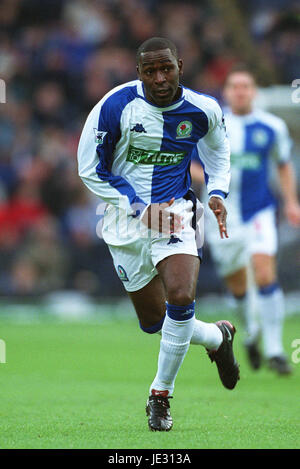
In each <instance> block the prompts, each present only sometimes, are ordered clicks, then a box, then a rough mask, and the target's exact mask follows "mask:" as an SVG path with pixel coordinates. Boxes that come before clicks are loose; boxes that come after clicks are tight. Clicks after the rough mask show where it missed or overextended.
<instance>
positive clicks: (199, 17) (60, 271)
mask: <svg viewBox="0 0 300 469" xmlns="http://www.w3.org/2000/svg"><path fill="white" fill-rule="evenodd" d="M218 3H219V2H218V1H217V0H216V1H209V0H201V1H186V2H182V1H180V2H178V1H174V0H173V1H159V0H98V1H97V0H43V2H41V1H40V0H7V1H6V0H2V1H0V78H1V79H2V80H4V81H5V83H6V104H3V103H1V104H0V295H20V296H24V295H31V294H43V293H45V292H48V291H52V290H56V289H68V288H76V289H79V290H83V291H87V292H89V293H92V294H94V293H95V294H97V292H99V282H100V283H101V278H102V280H103V282H104V277H105V276H107V273H108V271H109V272H110V271H112V268H111V266H110V264H108V265H109V267H107V264H106V260H105V261H104V260H103V259H104V257H105V256H104V254H103V242H102V241H101V240H99V239H98V237H97V235H96V224H97V215H96V206H97V203H98V201H97V200H96V199H95V198H94V197H93V196H91V195H90V194H89V193H88V192H87V191H86V190H85V188H84V187H83V185H82V183H81V181H80V179H79V178H78V176H77V165H76V151H77V144H78V139H79V135H80V132H81V128H82V126H83V123H84V121H85V118H86V116H87V114H88V112H89V111H90V109H91V108H92V107H93V106H94V104H95V103H96V102H97V101H98V100H99V99H100V98H101V97H102V96H103V95H104V94H105V93H106V92H107V91H108V90H110V89H111V88H112V87H114V86H116V85H118V84H120V83H123V82H126V81H129V80H132V79H135V77H136V73H135V51H136V49H137V47H138V46H139V45H140V43H141V42H143V41H144V40H145V39H147V38H148V37H151V36H167V37H169V38H170V39H172V40H174V41H175V42H176V44H177V45H178V47H179V51H180V56H181V57H182V58H183V59H184V84H186V85H187V86H190V87H192V88H194V89H197V90H202V91H204V92H206V93H209V94H213V95H214V96H216V97H218V98H220V99H221V92H220V90H221V87H222V83H223V81H224V77H225V76H226V73H227V71H228V70H229V68H230V67H231V66H232V65H233V64H234V63H235V62H237V61H240V60H241V59H243V60H245V56H244V51H243V50H239V47H238V45H237V44H238V38H236V37H234V34H235V33H234V31H232V27H231V26H230V24H227V23H226V22H224V21H223V18H222V14H221V11H220V10H219V9H218ZM233 3H235V2H233ZM236 3H237V4H239V8H242V9H241V10H240V9H239V10H238V12H237V13H238V15H239V16H238V20H239V19H241V20H242V21H243V22H245V24H246V26H247V28H248V29H247V31H248V33H249V34H250V37H251V40H252V41H253V44H254V47H259V49H260V51H261V54H262V55H261V57H262V58H263V57H265V59H266V63H269V64H271V66H272V73H273V77H275V78H276V82H278V83H289V82H290V81H291V80H292V79H294V78H296V68H295V67H296V64H297V59H298V62H299V54H300V43H299V34H298V31H299V23H300V20H299V14H300V11H299V9H298V10H297V6H296V3H295V2H288V1H286V0H285V1H284V2H283V1H279V0H277V1H270V2H269V1H259V0H253V1H251V2H244V3H245V4H244V5H240V4H241V3H242V2H236ZM266 84H267V83H266ZM103 256H104V257H103ZM105 259H106V258H105ZM99 279H100V280H99ZM112 285H114V283H112Z"/></svg>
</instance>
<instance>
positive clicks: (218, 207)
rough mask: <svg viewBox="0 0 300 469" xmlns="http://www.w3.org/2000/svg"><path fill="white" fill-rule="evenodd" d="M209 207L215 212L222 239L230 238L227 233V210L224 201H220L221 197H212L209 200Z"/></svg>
mask: <svg viewBox="0 0 300 469" xmlns="http://www.w3.org/2000/svg"><path fill="white" fill-rule="evenodd" d="M208 206H209V208H210V209H211V210H212V211H213V213H214V215H215V217H216V219H217V222H218V227H219V231H220V236H221V238H222V239H223V237H224V236H225V238H228V237H229V236H228V233H227V225H226V220H227V210H226V208H225V205H224V203H223V200H222V199H220V197H214V196H212V197H211V198H210V199H209V202H208Z"/></svg>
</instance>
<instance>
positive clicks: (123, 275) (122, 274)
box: [117, 265, 129, 282]
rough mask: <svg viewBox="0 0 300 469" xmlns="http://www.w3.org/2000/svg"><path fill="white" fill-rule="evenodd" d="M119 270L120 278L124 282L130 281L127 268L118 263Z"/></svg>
mask: <svg viewBox="0 0 300 469" xmlns="http://www.w3.org/2000/svg"><path fill="white" fill-rule="evenodd" d="M117 272H118V276H119V279H120V280H122V282H129V278H128V277H127V274H126V270H125V269H124V267H122V266H121V265H118V267H117Z"/></svg>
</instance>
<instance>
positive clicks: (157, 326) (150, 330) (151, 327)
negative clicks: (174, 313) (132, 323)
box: [139, 314, 165, 334]
mask: <svg viewBox="0 0 300 469" xmlns="http://www.w3.org/2000/svg"><path fill="white" fill-rule="evenodd" d="M164 320H165V314H164V315H163V317H161V318H160V319H156V320H153V321H150V322H149V321H147V322H144V321H141V320H140V321H139V322H140V328H141V330H142V331H143V332H146V333H147V334H156V333H157V332H159V331H160V330H161V328H162V326H163V323H164Z"/></svg>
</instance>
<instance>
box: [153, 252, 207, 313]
mask: <svg viewBox="0 0 300 469" xmlns="http://www.w3.org/2000/svg"><path fill="white" fill-rule="evenodd" d="M199 267H200V259H199V257H197V256H195V255H190V254H173V255H170V256H168V257H166V258H164V259H163V260H161V261H160V262H159V263H158V264H157V265H156V268H157V271H158V273H159V276H160V278H161V280H162V283H163V285H164V288H165V291H166V297H167V300H168V302H169V303H171V304H176V305H182V306H184V305H187V304H190V303H192V302H193V301H194V299H195V295H196V286H197V280H198V274H199Z"/></svg>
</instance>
